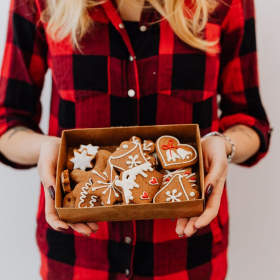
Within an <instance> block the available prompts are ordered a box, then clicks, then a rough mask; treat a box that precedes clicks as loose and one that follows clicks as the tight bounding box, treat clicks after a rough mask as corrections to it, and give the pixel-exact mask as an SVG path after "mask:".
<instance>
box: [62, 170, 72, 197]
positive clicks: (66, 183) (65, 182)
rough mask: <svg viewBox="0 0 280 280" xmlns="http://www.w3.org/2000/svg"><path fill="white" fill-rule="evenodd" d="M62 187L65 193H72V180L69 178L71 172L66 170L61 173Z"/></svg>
mask: <svg viewBox="0 0 280 280" xmlns="http://www.w3.org/2000/svg"><path fill="white" fill-rule="evenodd" d="M61 185H62V189H63V191H64V193H70V192H71V186H70V178H69V171H68V169H66V170H64V171H63V172H62V173H61Z"/></svg>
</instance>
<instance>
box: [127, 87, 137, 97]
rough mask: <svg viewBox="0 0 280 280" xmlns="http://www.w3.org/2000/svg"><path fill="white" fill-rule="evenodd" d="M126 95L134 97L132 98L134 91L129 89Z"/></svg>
mask: <svg viewBox="0 0 280 280" xmlns="http://www.w3.org/2000/svg"><path fill="white" fill-rule="evenodd" d="M127 94H128V96H129V97H134V96H135V90H133V89H130V90H129V91H128V92H127Z"/></svg>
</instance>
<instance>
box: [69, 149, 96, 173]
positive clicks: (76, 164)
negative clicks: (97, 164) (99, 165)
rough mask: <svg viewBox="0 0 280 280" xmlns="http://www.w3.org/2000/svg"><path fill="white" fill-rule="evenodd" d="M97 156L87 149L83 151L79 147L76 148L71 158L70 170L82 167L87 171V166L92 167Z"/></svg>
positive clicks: (81, 168)
mask: <svg viewBox="0 0 280 280" xmlns="http://www.w3.org/2000/svg"><path fill="white" fill-rule="evenodd" d="M94 157H95V156H93V155H88V152H87V149H83V150H82V151H81V152H80V151H78V150H77V149H75V150H74V156H73V157H71V158H70V159H69V162H68V164H67V168H68V169H69V170H73V169H80V170H83V171H85V170H86V169H87V168H92V167H93V164H92V160H93V159H94Z"/></svg>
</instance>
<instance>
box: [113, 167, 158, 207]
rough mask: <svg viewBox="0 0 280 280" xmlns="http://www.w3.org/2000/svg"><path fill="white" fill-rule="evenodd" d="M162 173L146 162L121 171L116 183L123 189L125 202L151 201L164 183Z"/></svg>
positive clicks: (139, 202)
mask: <svg viewBox="0 0 280 280" xmlns="http://www.w3.org/2000/svg"><path fill="white" fill-rule="evenodd" d="M162 177H163V176H162V174H160V173H159V172H157V171H156V170H154V169H153V168H152V167H151V163H150V162H146V163H144V164H141V165H139V166H137V167H134V168H132V169H129V170H126V171H124V172H122V173H121V176H120V180H116V182H115V185H116V186H118V187H119V188H121V189H122V194H123V203H124V204H129V203H136V204H141V203H150V202H151V201H152V199H153V197H154V195H155V193H156V192H157V190H158V189H159V187H160V185H161V183H162Z"/></svg>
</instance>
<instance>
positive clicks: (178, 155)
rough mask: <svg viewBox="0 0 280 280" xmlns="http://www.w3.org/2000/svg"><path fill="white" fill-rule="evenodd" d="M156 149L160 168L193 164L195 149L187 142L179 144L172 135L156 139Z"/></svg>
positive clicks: (195, 156) (170, 168)
mask: <svg viewBox="0 0 280 280" xmlns="http://www.w3.org/2000/svg"><path fill="white" fill-rule="evenodd" d="M156 151H157V154H158V158H159V161H160V163H161V165H162V168H164V169H168V170H172V169H178V168H184V167H188V166H191V165H193V164H195V163H196V162H197V160H198V158H197V152H196V150H195V149H194V148H193V147H192V146H191V145H188V144H180V142H179V140H178V139H177V138H175V137H173V136H162V137H160V138H159V139H158V140H157V141H156Z"/></svg>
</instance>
